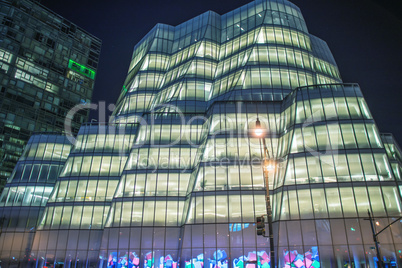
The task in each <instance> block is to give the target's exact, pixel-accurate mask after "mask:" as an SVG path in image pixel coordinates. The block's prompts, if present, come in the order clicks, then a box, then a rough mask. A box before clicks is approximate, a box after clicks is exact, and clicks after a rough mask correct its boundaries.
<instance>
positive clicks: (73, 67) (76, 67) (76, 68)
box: [68, 59, 95, 80]
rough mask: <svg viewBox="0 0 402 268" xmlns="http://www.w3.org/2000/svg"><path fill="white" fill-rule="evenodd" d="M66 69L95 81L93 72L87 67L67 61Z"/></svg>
mask: <svg viewBox="0 0 402 268" xmlns="http://www.w3.org/2000/svg"><path fill="white" fill-rule="evenodd" d="M68 68H70V69H71V70H73V71H76V72H77V73H80V74H82V75H85V76H86V77H89V78H91V79H93V80H94V79H95V71H94V70H91V69H89V68H88V67H85V66H84V65H81V64H79V63H76V62H75V61H73V60H71V59H70V60H69V61H68Z"/></svg>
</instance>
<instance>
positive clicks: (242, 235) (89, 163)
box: [0, 0, 402, 268]
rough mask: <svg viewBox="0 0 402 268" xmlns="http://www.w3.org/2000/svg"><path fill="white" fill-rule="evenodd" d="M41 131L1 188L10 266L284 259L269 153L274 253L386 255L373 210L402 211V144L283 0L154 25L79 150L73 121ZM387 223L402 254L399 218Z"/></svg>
mask: <svg viewBox="0 0 402 268" xmlns="http://www.w3.org/2000/svg"><path fill="white" fill-rule="evenodd" d="M257 118H258V122H260V124H261V126H262V128H263V129H264V130H261V129H260V132H259V134H260V135H259V136H257V135H256V134H258V133H256V131H255V130H256V125H257V124H256V122H257ZM42 135H43V134H42ZM263 141H265V142H266V144H267V151H268V152H269V157H268V158H269V159H264V158H263V157H262V154H263V153H262V150H261V144H264V143H263ZM29 144H30V146H27V148H26V150H25V151H24V152H25V153H24V154H23V156H22V157H21V159H20V162H19V164H18V165H17V167H16V168H15V169H14V171H13V173H12V175H11V176H10V179H9V181H8V183H7V185H6V187H5V190H4V191H3V193H2V194H1V196H0V219H1V218H3V219H4V220H3V223H2V224H3V229H2V231H3V234H2V235H1V236H0V259H1V261H2V264H1V266H2V267H3V268H4V267H15V266H17V265H19V266H20V267H26V266H30V267H39V268H44V267H76V268H78V267H99V268H101V267H102V268H123V267H124V268H179V267H181V268H271V267H272V266H273V265H272V266H271V260H272V258H271V257H272V256H270V253H269V252H270V243H269V242H268V239H267V238H265V237H262V236H257V234H256V226H255V222H256V217H257V216H261V215H263V214H266V213H267V210H266V203H265V197H266V195H265V194H266V188H267V187H266V184H265V180H264V178H266V177H264V172H263V167H264V168H265V167H266V166H268V165H265V161H264V160H267V161H268V160H270V161H272V162H276V165H275V166H276V168H275V169H274V170H271V171H267V172H266V173H265V174H268V175H269V176H267V177H268V184H269V189H270V191H269V193H270V196H271V204H272V216H273V238H274V247H275V255H276V264H277V267H280V268H291V267H297V268H320V267H325V268H327V267H328V268H335V267H337V268H340V267H348V268H352V267H359V268H360V267H371V268H375V267H377V266H376V265H377V264H376V262H378V255H377V252H376V250H375V249H374V242H373V236H372V233H371V227H370V223H369V222H368V221H367V220H365V219H366V218H367V216H368V215H367V211H368V210H370V211H371V212H372V213H373V215H374V217H375V221H376V223H375V224H373V225H374V226H375V228H376V229H377V231H380V230H381V229H382V228H384V227H386V226H387V225H388V224H390V223H392V222H393V221H394V220H396V219H398V217H399V216H400V215H401V211H402V202H401V196H400V187H401V185H402V180H401V165H402V157H401V150H400V148H399V147H398V145H397V144H396V142H395V140H394V138H393V137H392V136H391V135H389V134H383V135H381V134H380V132H379V130H378V128H377V126H376V124H375V122H374V119H373V117H372V115H371V113H370V111H369V108H368V106H367V103H366V101H365V99H364V97H363V94H362V91H361V90H360V87H359V86H358V85H356V84H344V83H343V82H342V79H341V78H340V76H339V71H338V68H337V65H336V62H335V60H334V58H333V56H332V54H331V52H330V50H329V48H328V46H327V44H326V43H325V42H324V41H322V40H321V39H319V38H317V37H315V36H313V35H311V34H309V32H308V30H307V28H306V24H305V22H304V19H303V17H302V14H301V12H300V10H299V8H298V7H297V6H295V5H294V4H292V3H291V2H289V1H285V0H256V1H254V2H251V3H249V4H247V5H245V6H243V7H241V8H238V9H236V10H234V11H232V12H229V13H227V14H224V15H218V14H216V13H214V12H212V11H209V12H206V13H204V14H202V15H200V16H197V17H195V18H193V19H191V20H189V21H187V22H184V23H182V24H180V25H178V26H175V27H173V26H169V25H164V24H158V25H156V26H155V27H154V28H153V29H152V30H151V31H150V32H149V33H148V34H147V35H146V36H145V37H144V38H143V39H142V40H141V41H140V42H139V43H138V44H137V45H136V46H135V48H134V53H133V56H132V60H131V64H130V67H129V71H128V74H127V78H126V80H125V82H124V85H123V87H122V90H121V94H120V97H119V99H118V101H117V105H116V109H115V110H114V113H113V118H112V120H111V122H109V123H108V124H106V123H99V124H91V123H88V124H84V125H83V126H82V127H81V128H80V130H79V132H78V135H77V136H76V142H75V144H74V146H73V147H71V151H70V153H69V155H68V156H66V154H67V153H68V151H69V149H70V148H69V146H68V145H67V143H66V141H65V139H63V138H62V137H60V138H56V139H55V137H53V136H49V137H45V136H39V137H36V136H34V137H32V139H31V141H30V142H29ZM45 148H46V149H45ZM63 152H64V153H63ZM53 155H54V156H55V157H54V158H52V156H53ZM64 161H65V163H64V166H63V168H62V169H61V171H60V174H59V175H58V177H57V178H55V176H54V174H55V173H54V172H56V167H59V166H61V165H62V164H63V162H64ZM268 162H269V161H268ZM271 166H274V165H271ZM51 167H53V170H54V172H52V169H51ZM39 169H40V170H41V172H40V173H38V170H39ZM34 170H36V171H34ZM42 170H43V172H42ZM42 174H43V175H42ZM42 178H43V179H42ZM44 187H46V188H44ZM52 188H53V190H52V191H51V189H52ZM42 191H43V192H42ZM50 191H51V193H50ZM46 198H48V201H47V202H46V201H45V199H46ZM39 200H41V201H43V202H39ZM45 202H46V204H44V203H45ZM28 211H29V214H28ZM40 214H42V216H40ZM27 215H29V216H27ZM37 219H39V220H37ZM378 239H379V241H380V242H381V253H382V256H383V258H382V260H383V261H384V263H385V264H386V266H385V267H401V266H402V225H401V224H400V223H399V222H396V223H395V224H393V225H392V226H391V228H388V229H386V231H384V232H382V233H381V234H380V235H379V236H378ZM11 241H12V243H11Z"/></svg>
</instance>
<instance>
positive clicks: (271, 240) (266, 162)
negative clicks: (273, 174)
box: [254, 118, 275, 268]
mask: <svg viewBox="0 0 402 268" xmlns="http://www.w3.org/2000/svg"><path fill="white" fill-rule="evenodd" d="M255 126H256V128H255V130H254V134H255V136H257V137H259V140H260V148H261V143H262V148H261V150H263V151H264V163H263V174H264V183H265V207H266V210H267V219H268V230H269V235H268V237H269V247H270V251H271V252H270V254H271V265H270V266H271V267H273V268H275V247H274V235H273V230H272V208H271V199H270V197H269V170H272V169H273V168H274V166H273V164H272V163H270V161H269V151H268V149H267V144H266V142H265V137H264V135H263V134H265V133H264V132H265V131H264V130H263V129H262V128H261V122H260V120H259V119H258V118H257V121H256V124H255Z"/></svg>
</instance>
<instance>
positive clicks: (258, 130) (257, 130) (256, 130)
mask: <svg viewBox="0 0 402 268" xmlns="http://www.w3.org/2000/svg"><path fill="white" fill-rule="evenodd" d="M254 133H255V135H257V136H261V135H262V129H261V128H257V129H255V131H254Z"/></svg>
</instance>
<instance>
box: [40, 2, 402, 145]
mask: <svg viewBox="0 0 402 268" xmlns="http://www.w3.org/2000/svg"><path fill="white" fill-rule="evenodd" d="M249 2H250V1H248V0H202V1H193V0H145V1H144V0H143V1H123V0H115V1H110V0H109V1H105V0H99V1H93V0H69V1H55V0H42V1H41V3H42V4H43V5H45V6H46V7H48V8H50V9H51V10H53V11H55V12H56V13H58V14H60V15H61V16H63V17H65V18H67V19H69V20H71V21H72V22H73V23H75V24H77V25H79V26H81V27H82V28H84V29H85V30H87V31H88V32H90V33H92V34H93V35H95V36H97V37H99V38H100V39H102V41H103V45H102V52H101V57H100V62H99V66H98V73H97V78H96V84H95V90H94V95H93V102H94V103H97V102H98V101H106V102H107V103H114V102H115V101H116V100H117V97H118V95H119V93H120V90H121V88H122V85H123V82H124V79H125V76H126V73H127V70H128V65H129V62H130V59H131V54H132V50H133V48H134V45H135V44H136V43H137V42H138V41H140V40H141V38H142V37H143V36H144V35H145V34H146V33H147V32H148V31H149V30H151V29H152V27H153V26H155V24H156V23H165V24H170V25H174V26H175V25H178V24H180V23H182V22H184V21H186V20H188V19H191V18H193V17H195V16H197V15H199V14H201V13H204V12H206V11H208V10H213V11H215V12H217V13H219V14H224V13H226V12H228V11H231V10H233V9H235V8H237V7H240V6H242V5H244V4H247V3H249ZM292 2H293V3H295V4H296V5H297V6H299V7H300V8H301V11H302V13H303V16H304V18H305V20H306V22H307V26H308V29H309V32H310V33H312V34H314V35H316V36H318V37H320V38H321V39H323V40H325V41H326V42H327V43H328V45H329V47H330V49H331V50H332V53H333V54H334V57H335V60H336V62H337V64H338V67H339V69H340V72H341V76H342V78H343V81H344V82H354V83H359V84H360V86H361V88H362V91H363V94H364V96H365V98H366V100H367V102H368V105H369V107H370V110H371V112H372V114H373V116H374V119H375V120H376V122H377V124H378V127H379V129H380V131H381V132H391V133H393V134H394V136H395V137H396V139H397V140H398V142H399V144H402V118H401V115H400V114H401V113H400V111H401V107H399V105H402V103H401V100H402V84H401V82H400V81H399V79H400V78H402V15H401V14H402V2H401V1H396V0H395V2H392V1H391V0H388V1H383V0H366V1H362V0H336V1H335V0H321V1H314V0H294V1H292ZM398 103H399V104H398ZM91 117H92V118H97V117H98V114H97V112H93V113H91Z"/></svg>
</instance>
